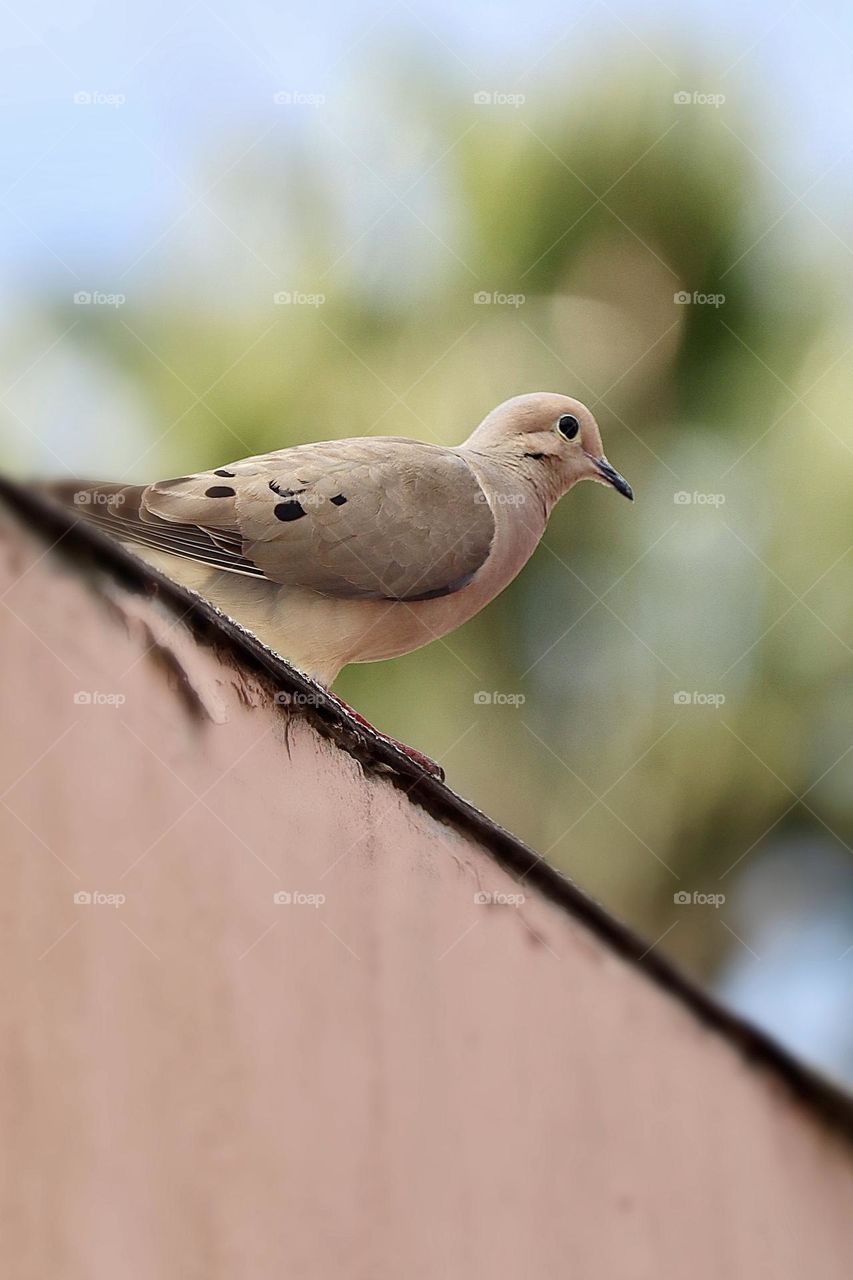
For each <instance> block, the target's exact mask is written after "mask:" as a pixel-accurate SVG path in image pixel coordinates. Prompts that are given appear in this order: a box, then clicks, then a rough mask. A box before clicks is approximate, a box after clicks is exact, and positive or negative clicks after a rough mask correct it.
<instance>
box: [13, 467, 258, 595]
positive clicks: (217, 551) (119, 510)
mask: <svg viewBox="0 0 853 1280" xmlns="http://www.w3.org/2000/svg"><path fill="white" fill-rule="evenodd" d="M38 489H39V492H40V493H43V494H45V495H46V496H47V497H49V498H53V500H54V501H55V502H60V503H61V504H62V505H63V506H64V507H68V508H70V509H71V510H73V511H74V513H75V514H76V515H77V516H78V518H79V519H81V520H83V521H85V522H86V523H87V524H93V525H96V526H97V527H98V528H99V529H103V530H104V532H105V533H109V534H111V535H112V536H113V537H114V538H118V539H119V540H120V541H122V542H133V543H136V544H137V545H139V546H143V547H150V548H151V550H153V551H164V552H167V553H169V554H170V555H174V556H180V557H182V558H185V559H189V560H195V561H197V562H198V563H200V564H204V565H209V566H210V567H211V568H214V569H224V570H226V571H227V572H230V573H241V574H245V575H247V576H250V577H263V576H264V575H263V572H262V571H261V570H260V569H258V567H257V566H256V565H254V564H253V563H252V562H251V561H249V560H247V559H246V558H245V557H244V555H243V547H242V540H241V538H240V536H239V534H238V533H237V532H236V531H234V532H232V531H230V530H223V529H208V528H203V527H201V526H199V525H196V524H189V523H181V522H178V521H172V520H165V519H162V518H161V517H160V516H159V515H157V514H156V513H155V512H153V511H152V510H151V509H150V505H149V504H148V503H147V502H146V495H147V494H148V493H149V492H150V489H151V487H150V486H148V485H138V484H121V483H119V482H114V481H93V480H54V481H50V482H47V483H43V484H40V485H39V486H38Z"/></svg>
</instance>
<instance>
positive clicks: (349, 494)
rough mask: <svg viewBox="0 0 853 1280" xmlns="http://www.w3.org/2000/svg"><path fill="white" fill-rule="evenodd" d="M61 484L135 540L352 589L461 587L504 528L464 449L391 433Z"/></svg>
mask: <svg viewBox="0 0 853 1280" xmlns="http://www.w3.org/2000/svg"><path fill="white" fill-rule="evenodd" d="M61 496H63V497H64V499H65V500H66V501H73V503H74V506H75V508H76V510H77V512H78V514H79V515H80V516H82V517H83V518H85V519H86V520H90V521H92V522H93V523H95V524H98V525H100V526H101V527H102V528H104V529H106V530H108V531H109V532H110V533H112V534H114V536H116V537H118V538H121V539H123V540H125V541H130V542H137V543H140V544H142V545H144V546H148V547H154V548H156V549H158V550H161V551H167V552H169V553H171V554H172V555H176V556H183V557H188V558H190V559H192V560H196V561H198V562H200V563H203V564H208V565H210V566H211V567H213V568H218V569H223V570H228V571H230V572H234V573H243V574H248V575H251V576H254V577H263V578H267V579H268V580H269V581H271V582H274V583H278V584H280V585H283V586H300V587H308V588H310V589H312V590H314V591H319V592H322V593H323V594H326V595H332V596H342V597H363V598H370V597H373V598H384V599H391V600H421V599H425V598H430V597H434V596H439V595H447V594H450V593H451V592H453V591H458V590H460V589H461V588H462V587H463V586H465V585H466V583H468V582H470V580H471V578H472V577H473V576H474V574H475V573H476V572H477V570H478V569H479V568H480V567H481V566H482V565H483V564H484V563H485V561H486V559H487V558H488V555H489V551H490V548H491V544H492V539H493V537H494V532H495V522H494V517H493V515H492V511H491V508H490V507H489V504H488V502H487V500H486V496H485V494H484V492H483V490H482V488H481V486H480V483H479V481H478V480H477V477H476V476H475V475H474V473H473V471H472V470H471V468H470V467H469V466H468V464H467V463H466V462H465V461H464V459H463V458H461V457H460V456H459V455H458V454H457V453H454V452H453V451H452V450H449V449H442V448H439V447H438V446H435V445H427V444H419V443H416V442H414V441H411V440H400V439H393V438H382V439H379V438H374V439H364V440H339V441H327V442H324V443H322V444H313V445H299V446H297V447H296V448H293V449H284V450H282V451H281V452H278V453H271V454H264V455H261V456H260V457H256V458H247V459H245V460H244V461H242V462H237V463H233V464H232V465H230V466H227V467H221V468H218V469H217V470H215V471H206V472H201V473H199V474H198V475H193V476H183V477H181V478H180V479H177V480H165V481H161V482H159V483H156V484H152V485H148V486H145V487H137V486H121V485H76V486H75V485H73V484H64V485H63V486H61Z"/></svg>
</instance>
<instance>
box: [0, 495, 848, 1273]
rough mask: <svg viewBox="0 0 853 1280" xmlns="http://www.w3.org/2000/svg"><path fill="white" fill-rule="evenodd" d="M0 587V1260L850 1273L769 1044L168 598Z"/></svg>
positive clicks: (49, 574) (33, 582) (843, 1217)
mask: <svg viewBox="0 0 853 1280" xmlns="http://www.w3.org/2000/svg"><path fill="white" fill-rule="evenodd" d="M0 595H2V605H0V615H1V616H0V637H2V661H0V698H2V701H1V702H0V705H1V706H2V717H3V720H2V723H3V732H2V737H0V795H2V803H0V850H2V853H1V854H0V868H2V886H0V913H2V926H0V948H2V965H3V972H4V975H5V994H4V998H3V1001H2V1004H0V1026H1V1028H2V1029H0V1044H2V1061H3V1067H2V1070H3V1077H4V1079H3V1088H2V1096H1V1097H0V1108H2V1111H1V1112H0V1127H1V1128H2V1139H0V1141H2V1149H3V1152H4V1159H3V1162H2V1174H0V1179H2V1182H0V1188H1V1189H0V1215H2V1231H0V1239H2V1245H0V1248H2V1251H3V1253H4V1254H5V1259H4V1263H3V1273H4V1274H6V1275H9V1276H10V1277H13V1278H14V1280H30V1277H32V1278H33V1280H35V1278H36V1277H38V1280H44V1278H45V1277H57V1278H60V1277H61V1280H116V1277H122V1278H123V1280H136V1278H137V1277H138V1278H139V1280H152V1277H181V1280H194V1278H195V1277H198V1278H199V1280H202V1278H203V1280H234V1277H246V1278H247V1280H248V1278H251V1280H267V1277H269V1280H273V1278H274V1277H275V1278H276V1280H278V1278H279V1277H284V1276H287V1277H300V1278H301V1277H305V1278H308V1280H336V1278H337V1277H340V1278H341V1280H361V1278H363V1280H386V1278H387V1280H399V1278H400V1277H406V1280H421V1278H423V1280H435V1278H438V1277H441V1278H442V1280H456V1278H457V1277H458V1278H459V1280H462V1278H463V1277H465V1278H467V1277H472V1276H489V1277H495V1278H500V1280H503V1278H504V1277H506V1278H507V1280H521V1277H525V1278H526V1277H528V1276H536V1277H554V1278H555V1280H556V1278H557V1277H561V1278H562V1277H566V1276H576V1277H579V1278H581V1280H598V1278H599V1277H601V1278H602V1280H605V1278H606V1280H614V1278H615V1277H622V1276H625V1277H628V1276H630V1277H631V1280H660V1278H661V1277H673V1278H675V1277H678V1278H679V1280H681V1278H682V1277H684V1276H687V1275H689V1276H690V1277H692V1278H693V1280H706V1278H707V1280H711V1278H713V1280H718V1278H719V1277H726V1278H732V1277H743V1278H744V1280H747V1278H748V1280H758V1278H759V1277H773V1280H785V1278H787V1277H791V1278H792V1280H794V1277H796V1280H801V1278H802V1277H803V1276H804V1275H813V1276H819V1277H820V1280H834V1278H835V1277H838V1278H839V1280H841V1277H845V1280H846V1277H848V1276H849V1274H850V1256H851V1253H853V1213H851V1203H853V1160H851V1147H850V1145H849V1143H848V1141H847V1140H845V1139H844V1138H842V1137H841V1136H839V1135H838V1134H835V1133H833V1132H832V1130H831V1127H830V1126H829V1125H828V1124H826V1123H825V1122H824V1121H823V1120H822V1119H820V1118H819V1117H818V1116H816V1115H815V1114H813V1113H812V1111H810V1110H809V1108H807V1107H806V1106H804V1105H803V1104H801V1103H800V1102H798V1101H796V1100H795V1099H794V1097H793V1096H792V1094H791V1093H790V1092H789V1091H788V1089H787V1088H786V1087H785V1085H784V1084H783V1083H782V1082H781V1081H780V1080H778V1079H776V1078H775V1077H774V1076H773V1074H772V1073H770V1072H768V1071H766V1070H764V1069H762V1068H759V1067H756V1066H754V1065H751V1064H750V1063H749V1062H747V1060H746V1059H745V1058H744V1056H743V1055H742V1054H741V1053H740V1052H739V1051H738V1049H737V1047H736V1046H734V1045H733V1044H732V1043H730V1042H729V1041H728V1040H727V1039H726V1038H725V1037H724V1036H722V1035H720V1034H718V1033H716V1032H715V1031H713V1030H709V1029H708V1028H707V1027H705V1026H703V1025H702V1024H701V1022H700V1021H699V1020H698V1019H697V1018H696V1016H695V1015H694V1014H693V1012H691V1010H690V1009H689V1008H687V1007H685V1006H684V1004H683V1003H681V1002H680V1001H678V1000H676V999H674V998H672V997H671V996H669V995H668V994H667V993H666V992H665V991H663V990H661V989H660V988H659V987H657V986H655V985H654V984H653V983H652V982H651V981H649V980H648V978H647V977H646V976H645V975H644V974H643V973H642V972H640V971H638V970H637V969H636V968H634V967H632V966H631V965H630V964H628V963H626V962H625V961H624V960H622V959H620V958H619V957H617V956H616V955H615V954H614V953H613V952H612V951H610V950H609V949H608V948H607V946H606V945H605V943H603V942H602V941H601V940H600V939H599V938H597V937H595V936H594V935H593V934H592V933H591V932H590V931H589V930H588V929H587V928H586V927H585V926H584V925H583V924H582V923H580V922H579V921H577V920H575V919H573V918H572V917H571V916H570V915H569V914H567V913H566V912H565V911H563V910H561V909H559V908H558V907H556V906H554V905H553V904H551V903H550V902H548V901H547V900H545V899H544V898H543V897H541V896H539V895H537V893H536V892H535V891H531V889H530V887H529V886H525V885H524V884H521V885H519V884H518V883H516V882H515V881H514V880H513V879H512V878H511V877H510V876H509V875H507V874H506V873H505V872H504V871H503V870H501V869H500V867H499V866H498V865H497V864H496V863H495V861H494V859H493V858H492V857H491V856H490V855H489V853H488V851H487V850H486V849H484V848H483V847H481V846H480V845H478V843H477V842H476V841H474V840H473V839H472V838H471V837H470V836H465V835H463V834H461V833H459V832H458V831H455V830H454V829H453V828H452V827H451V826H449V825H447V824H444V823H441V822H439V821H438V820H436V818H434V817H432V816H430V815H429V814H428V813H426V812H425V811H424V810H423V809H422V808H419V807H417V806H416V805H414V804H412V803H411V801H410V800H409V799H408V798H407V797H406V795H405V794H404V793H403V792H402V791H401V790H400V789H399V788H396V787H394V786H393V785H392V784H391V783H390V782H389V781H387V780H385V779H382V778H379V777H370V776H365V775H364V774H363V773H362V770H361V768H360V766H359V765H358V764H357V763H356V762H355V761H354V760H353V759H352V758H351V757H350V756H349V755H348V754H347V753H346V752H344V751H342V750H340V749H339V748H338V747H337V746H335V745H334V744H333V743H331V742H329V741H327V740H325V739H324V738H322V737H320V736H319V734H318V733H317V732H316V730H315V729H314V728H313V727H312V726H311V724H309V723H308V722H307V721H306V720H305V719H304V718H303V717H301V716H294V717H292V718H290V719H289V718H288V716H287V714H286V713H285V712H284V711H283V710H282V708H281V707H280V706H277V705H276V704H275V700H274V697H273V696H272V695H271V693H270V692H269V691H268V690H267V689H264V688H262V687H261V685H260V684H259V683H257V682H256V681H253V680H252V679H249V678H247V677H246V676H245V675H244V674H241V672H240V671H239V669H238V668H237V667H236V666H235V664H234V662H233V660H231V659H227V660H226V658H224V657H223V656H221V655H220V656H217V653H216V652H215V651H214V650H213V649H211V648H205V647H201V646H199V645H197V644H196V643H195V641H194V640H193V639H192V638H191V637H190V636H189V635H188V634H187V633H186V632H185V630H184V629H183V628H182V627H181V626H180V625H178V624H177V623H176V618H175V614H174V612H172V611H170V610H169V609H168V608H166V607H165V606H163V605H157V604H156V603H146V602H144V601H141V600H139V599H136V598H133V597H131V596H129V595H128V594H127V593H126V592H124V591H123V590H122V589H121V588H120V587H119V586H117V585H116V586H114V588H113V589H112V590H111V591H110V592H108V593H107V595H105V596H99V595H98V594H97V593H95V592H94V591H93V590H92V589H91V587H90V586H89V585H87V583H86V582H85V581H84V580H83V579H82V578H81V577H80V575H79V574H77V573H75V571H74V567H73V565H69V564H67V563H65V562H63V561H62V560H61V558H59V557H58V556H57V555H56V554H55V553H48V554H45V546H44V545H43V544H41V543H39V542H38V541H37V540H35V539H31V538H30V537H29V536H26V537H24V536H22V534H21V532H20V530H19V529H18V528H17V527H13V526H11V525H10V523H9V521H8V519H6V521H5V524H4V527H3V537H2V541H0ZM288 723H289V726H290V727H289V729H288V731H287V735H285V729H286V726H287V725H288ZM496 894H497V895H505V896H507V897H508V898H509V899H510V900H508V901H500V900H499V901H497V902H495V901H492V902H491V903H484V902H483V901H481V900H479V898H478V895H479V897H481V896H482V895H492V896H493V895H496ZM75 895H77V899H78V900H75ZM81 895H82V896H83V899H84V900H79V899H80V896H81ZM87 895H88V897H89V899H90V900H88V901H87V900H85V899H86V896H87ZM276 895H279V896H281V895H284V900H280V901H276ZM519 895H522V896H523V899H524V900H523V901H521V902H518V901H517V898H518V896H519ZM288 898H289V900H288Z"/></svg>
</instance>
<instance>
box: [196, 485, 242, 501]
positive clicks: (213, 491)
mask: <svg viewBox="0 0 853 1280" xmlns="http://www.w3.org/2000/svg"><path fill="white" fill-rule="evenodd" d="M236 492H237V491H236V489H232V488H231V486H230V485H227V484H214V485H211V487H210V488H209V489H205V491H204V496H205V497H206V498H233V497H234V496H235V494H236Z"/></svg>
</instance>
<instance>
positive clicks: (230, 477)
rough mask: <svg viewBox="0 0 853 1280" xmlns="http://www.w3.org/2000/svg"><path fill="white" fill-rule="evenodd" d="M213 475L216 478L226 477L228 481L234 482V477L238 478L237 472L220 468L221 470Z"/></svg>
mask: <svg viewBox="0 0 853 1280" xmlns="http://www.w3.org/2000/svg"><path fill="white" fill-rule="evenodd" d="M213 474H214V475H215V476H225V477H226V479H228V480H233V479H234V477H235V476H236V474H237V472H236V471H226V470H225V468H224V467H219V468H218V470H216V471H214V473H213Z"/></svg>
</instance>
